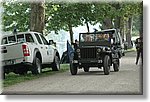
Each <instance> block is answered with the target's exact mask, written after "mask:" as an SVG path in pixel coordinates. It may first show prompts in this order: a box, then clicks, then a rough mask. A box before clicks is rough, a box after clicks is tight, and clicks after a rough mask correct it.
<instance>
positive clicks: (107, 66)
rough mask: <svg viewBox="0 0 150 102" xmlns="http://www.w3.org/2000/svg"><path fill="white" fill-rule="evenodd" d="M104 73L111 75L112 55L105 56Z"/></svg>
mask: <svg viewBox="0 0 150 102" xmlns="http://www.w3.org/2000/svg"><path fill="white" fill-rule="evenodd" d="M103 66H104V74H105V75H109V73H110V57H109V56H108V55H106V56H105V57H104V65H103Z"/></svg>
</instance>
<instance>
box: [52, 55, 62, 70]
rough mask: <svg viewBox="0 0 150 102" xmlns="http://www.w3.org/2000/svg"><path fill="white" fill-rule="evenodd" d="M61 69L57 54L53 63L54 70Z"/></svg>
mask: <svg viewBox="0 0 150 102" xmlns="http://www.w3.org/2000/svg"><path fill="white" fill-rule="evenodd" d="M59 69H60V59H59V57H58V56H55V57H54V61H53V63H52V70H53V71H59Z"/></svg>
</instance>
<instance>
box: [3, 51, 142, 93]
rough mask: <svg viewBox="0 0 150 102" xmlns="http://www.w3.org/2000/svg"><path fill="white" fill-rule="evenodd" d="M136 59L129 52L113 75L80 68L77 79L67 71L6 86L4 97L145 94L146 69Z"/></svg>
mask: <svg viewBox="0 0 150 102" xmlns="http://www.w3.org/2000/svg"><path fill="white" fill-rule="evenodd" d="M135 56H136V53H135V52H130V53H127V54H126V56H125V57H123V58H122V59H121V66H120V71H119V72H114V71H113V69H111V70H112V71H111V72H110V75H104V73H103V71H102V69H98V68H91V69H90V72H83V70H82V69H80V70H79V72H78V75H75V76H72V75H71V74H70V72H69V71H67V72H63V73H57V74H55V75H50V76H47V77H41V78H38V79H35V80H31V81H26V82H22V83H19V84H16V85H13V86H10V87H6V88H4V89H3V94H67V95H68V94H130V95H131V94H133V95H134V94H142V89H143V88H142V81H143V80H142V68H141V67H140V65H135Z"/></svg>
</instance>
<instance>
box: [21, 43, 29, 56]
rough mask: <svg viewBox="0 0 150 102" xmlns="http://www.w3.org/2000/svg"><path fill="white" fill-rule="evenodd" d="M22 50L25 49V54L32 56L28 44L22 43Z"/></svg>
mask: <svg viewBox="0 0 150 102" xmlns="http://www.w3.org/2000/svg"><path fill="white" fill-rule="evenodd" d="M22 50H23V54H24V56H30V52H29V48H28V46H27V45H22Z"/></svg>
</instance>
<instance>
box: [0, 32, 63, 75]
mask: <svg viewBox="0 0 150 102" xmlns="http://www.w3.org/2000/svg"><path fill="white" fill-rule="evenodd" d="M1 53H2V56H3V58H2V66H3V69H4V71H3V72H4V75H5V73H9V72H14V73H16V74H20V75H22V74H26V73H27V71H32V74H40V73H41V72H42V68H46V67H52V70H53V71H58V70H59V69H60V56H59V53H58V50H57V49H56V47H55V46H53V41H52V40H50V41H49V42H48V41H47V40H46V39H45V37H44V36H43V35H42V34H40V33H38V32H20V33H17V34H9V35H4V36H3V37H2V40H1Z"/></svg>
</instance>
